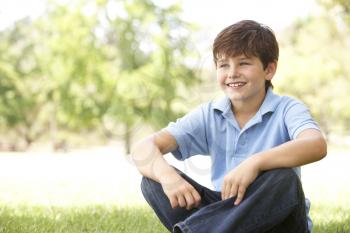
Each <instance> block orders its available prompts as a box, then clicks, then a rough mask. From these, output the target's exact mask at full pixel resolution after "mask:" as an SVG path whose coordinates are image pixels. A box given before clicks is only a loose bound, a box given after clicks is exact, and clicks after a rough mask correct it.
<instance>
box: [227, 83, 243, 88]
mask: <svg viewBox="0 0 350 233" xmlns="http://www.w3.org/2000/svg"><path fill="white" fill-rule="evenodd" d="M245 84H246V82H232V83H226V86H228V87H234V88H237V87H243V86H244V85H245Z"/></svg>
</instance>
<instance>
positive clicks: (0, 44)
mask: <svg viewBox="0 0 350 233" xmlns="http://www.w3.org/2000/svg"><path fill="white" fill-rule="evenodd" d="M0 35H1V37H0V38H1V40H0V92H1V97H0V119H1V121H0V122H1V123H2V126H6V127H8V128H9V129H12V130H13V131H15V132H16V134H17V137H14V138H15V140H18V136H19V139H21V138H22V139H23V140H24V142H25V143H26V145H30V144H31V143H32V142H33V141H34V140H35V139H36V138H38V137H40V136H41V135H42V134H43V128H44V127H45V125H46V124H47V121H46V120H45V117H46V116H45V113H44V110H45V109H46V107H47V106H46V102H45V100H46V98H45V93H44V92H45V91H44V90H45V86H44V83H43V82H44V78H45V77H43V76H42V70H41V67H40V66H39V56H40V55H39V52H38V49H39V48H38V47H39V46H38V44H37V43H36V41H37V30H36V29H35V28H32V27H31V25H30V21H28V20H27V19H24V20H22V21H19V22H17V23H16V24H15V26H14V28H12V29H10V30H6V31H3V32H1V33H0ZM7 136H8V137H9V136H10V134H7ZM18 141H20V140H18Z"/></svg>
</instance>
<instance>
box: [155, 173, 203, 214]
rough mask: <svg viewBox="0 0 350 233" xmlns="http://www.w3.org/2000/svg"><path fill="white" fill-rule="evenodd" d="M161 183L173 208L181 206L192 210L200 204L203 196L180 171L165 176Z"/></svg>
mask: <svg viewBox="0 0 350 233" xmlns="http://www.w3.org/2000/svg"><path fill="white" fill-rule="evenodd" d="M160 183H161V185H162V187H163V190H164V193H165V195H167V197H168V198H169V201H170V204H171V207H172V208H176V207H178V206H179V207H183V208H186V209H187V210H191V209H192V208H194V207H198V206H199V205H200V201H201V196H200V195H199V193H198V192H197V190H196V189H195V188H194V187H193V186H192V185H191V184H190V183H188V182H187V181H186V180H185V179H184V178H182V176H180V175H179V174H178V173H174V174H171V175H167V176H163V177H162V179H160Z"/></svg>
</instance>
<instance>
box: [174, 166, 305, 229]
mask: <svg viewBox="0 0 350 233" xmlns="http://www.w3.org/2000/svg"><path fill="white" fill-rule="evenodd" d="M233 203H234V198H230V199H227V200H225V201H218V202H215V203H213V204H210V205H207V206H205V207H203V208H201V209H199V210H198V211H197V212H195V213H193V214H192V215H191V216H190V217H188V218H187V219H185V220H184V221H182V222H180V223H178V224H176V226H175V229H176V231H177V232H185V233H187V232H189V233H192V232H193V233H204V232H205V233H232V232H234V233H248V232H249V233H261V232H268V231H269V230H271V229H272V228H273V227H275V226H276V225H279V224H286V227H288V228H289V229H288V231H286V228H285V229H284V230H283V231H282V232H294V233H305V232H307V222H306V216H305V199H304V195H303V192H302V188H301V185H300V180H299V177H298V176H297V175H296V174H295V173H294V171H293V170H292V169H275V170H272V171H268V172H265V173H263V174H261V175H260V176H259V177H258V178H257V179H256V181H255V182H253V183H252V184H251V185H250V186H249V188H248V189H247V192H246V196H245V199H244V200H243V202H242V203H241V204H240V205H238V206H234V205H233ZM281 227H283V226H282V225H281Z"/></svg>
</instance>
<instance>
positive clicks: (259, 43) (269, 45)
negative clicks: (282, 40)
mask: <svg viewBox="0 0 350 233" xmlns="http://www.w3.org/2000/svg"><path fill="white" fill-rule="evenodd" d="M278 53H279V49H278V43H277V40H276V37H275V34H274V33H273V31H272V30H271V28H269V27H267V26H265V25H263V24H260V23H258V22H255V21H253V20H242V21H239V22H237V23H235V24H232V25H231V26H228V27H226V28H225V29H224V30H222V31H221V32H220V33H219V34H218V35H217V36H216V38H215V40H214V44H213V57H214V63H215V65H216V64H217V61H218V59H219V58H220V57H222V56H228V57H235V56H239V55H241V54H244V55H246V56H247V57H251V56H255V57H258V58H259V59H260V61H261V63H262V64H263V67H264V69H266V67H267V66H268V64H269V63H270V62H274V61H278ZM269 87H273V86H272V83H271V81H270V80H266V81H265V89H266V90H267V89H268V88H269Z"/></svg>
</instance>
